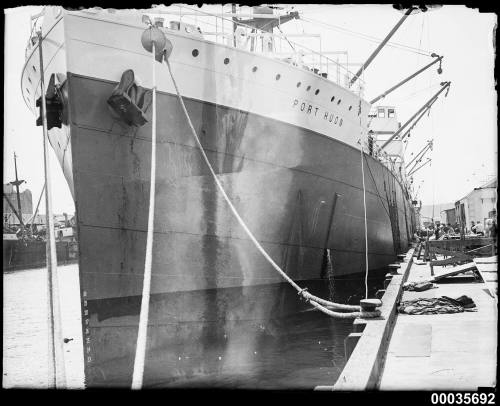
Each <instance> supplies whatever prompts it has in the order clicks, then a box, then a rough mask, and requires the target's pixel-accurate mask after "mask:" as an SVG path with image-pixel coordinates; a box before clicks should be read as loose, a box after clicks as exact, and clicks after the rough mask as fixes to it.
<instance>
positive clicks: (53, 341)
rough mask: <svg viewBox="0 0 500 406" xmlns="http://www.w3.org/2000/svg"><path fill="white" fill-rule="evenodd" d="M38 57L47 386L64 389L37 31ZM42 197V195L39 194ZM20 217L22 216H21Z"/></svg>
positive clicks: (44, 110) (45, 112) (42, 83)
mask: <svg viewBox="0 0 500 406" xmlns="http://www.w3.org/2000/svg"><path fill="white" fill-rule="evenodd" d="M37 35H38V54H39V58H40V65H39V69H40V99H41V117H42V129H43V164H44V175H45V216H46V221H47V241H46V243H47V247H46V258H47V310H48V312H47V323H48V358H47V359H48V382H47V383H48V386H49V388H55V389H62V388H66V368H65V362H64V348H63V340H62V324H61V304H60V296H59V277H58V272H57V252H56V242H55V236H54V216H53V214H52V188H51V181H50V157H49V146H48V145H49V130H48V128H47V105H46V100H45V96H46V95H45V81H44V77H45V73H44V63H43V36H42V31H41V30H40V31H38V33H37ZM40 197H41V194H40ZM20 215H21V213H20Z"/></svg>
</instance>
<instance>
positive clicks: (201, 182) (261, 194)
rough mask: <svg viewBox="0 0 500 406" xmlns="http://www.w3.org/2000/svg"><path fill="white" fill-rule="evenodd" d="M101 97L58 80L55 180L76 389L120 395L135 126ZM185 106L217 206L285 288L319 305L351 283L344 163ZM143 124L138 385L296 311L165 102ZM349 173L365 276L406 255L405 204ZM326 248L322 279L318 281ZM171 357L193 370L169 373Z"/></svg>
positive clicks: (131, 328) (335, 155) (137, 210)
mask: <svg viewBox="0 0 500 406" xmlns="http://www.w3.org/2000/svg"><path fill="white" fill-rule="evenodd" d="M115 85H116V83H110V82H106V81H103V80H98V79H93V78H87V77H81V76H77V75H72V74H69V75H68V93H69V107H70V126H69V128H70V133H71V151H72V162H73V171H72V174H71V177H70V179H68V180H69V181H70V182H71V183H72V186H73V188H72V189H73V190H74V198H75V202H76V211H77V221H78V240H79V249H80V252H79V255H80V256H79V267H80V268H79V269H80V285H81V290H82V314H83V317H82V319H83V337H84V342H85V348H84V352H85V368H86V380H87V381H86V384H87V386H101V385H104V386H109V385H113V386H122V385H124V386H129V385H130V379H131V376H132V367H133V354H135V341H136V338H137V325H138V318H137V314H138V306H139V297H140V295H141V292H142V278H143V269H144V256H145V246H146V232H147V215H148V197H149V171H150V162H151V160H150V152H151V143H150V139H151V135H150V134H151V126H150V123H147V124H146V125H144V126H143V127H141V128H138V129H137V128H131V127H128V126H126V125H124V124H123V123H121V122H119V121H118V120H116V119H115V118H113V116H112V115H111V114H110V111H109V108H108V106H107V103H106V100H107V99H108V97H109V95H110V94H111V92H112V90H113V88H114V86H115ZM186 105H187V109H188V111H189V113H190V115H191V118H192V120H193V123H194V126H195V128H196V131H197V132H198V134H199V135H200V138H201V142H202V144H203V146H204V148H205V150H206V152H207V155H208V157H209V159H210V161H211V163H212V165H213V167H214V169H215V171H216V172H217V174H218V176H219V179H220V180H221V182H222V184H223V185H224V188H225V190H226V192H227V193H228V195H229V196H230V198H231V199H232V201H233V203H234V205H235V206H236V208H237V209H238V211H239V212H240V214H241V216H242V217H243V219H244V220H245V221H246V222H247V224H248V226H249V228H250V229H251V230H252V231H253V232H254V234H255V236H256V238H257V239H258V240H259V241H260V242H261V244H262V246H263V247H264V248H265V249H266V251H267V252H268V253H269V254H270V255H271V257H273V258H274V259H275V260H276V261H277V262H278V264H280V266H282V268H283V269H284V270H285V271H286V272H287V274H288V275H289V276H290V277H291V278H292V279H294V280H295V281H297V282H298V283H299V284H301V285H303V286H304V287H310V288H311V290H312V291H313V293H318V294H322V293H325V286H328V280H329V279H331V278H339V277H346V276H348V275H354V274H359V273H361V272H363V271H364V269H365V263H364V261H365V259H364V258H365V252H364V244H365V239H364V217H363V187H362V178H361V155H360V152H359V151H358V150H356V149H354V148H352V147H350V146H348V145H346V144H343V143H341V142H339V141H336V140H335V139H333V138H329V137H326V136H324V135H321V134H318V133H314V132H312V131H309V130H306V129H304V128H299V127H296V126H292V125H288V124H286V123H283V122H279V121H276V120H271V119H266V118H264V117H261V116H257V115H254V114H249V113H246V112H243V111H239V110H231V109H228V108H226V107H224V106H215V105H212V104H209V103H204V102H201V101H197V100H186ZM150 115H151V111H148V112H147V116H148V119H149V118H150ZM158 121H159V122H158V126H157V128H158V135H157V137H158V142H157V180H156V201H155V205H156V210H155V219H154V223H155V225H154V227H155V234H154V245H153V253H154V254H153V269H152V298H151V308H150V314H149V328H148V333H149V334H148V341H147V342H148V344H147V356H146V358H147V362H146V371H145V385H146V386H147V385H154V384H156V383H158V382H157V381H158V380H160V381H161V382H169V380H172V379H174V378H175V376H176V374H177V373H178V374H179V375H182V376H185V375H186V373H187V374H189V373H190V372H189V370H190V368H191V369H193V370H196V368H198V370H201V371H204V372H202V373H205V372H206V371H208V370H210V369H213V368H215V369H217V368H218V365H219V366H220V363H218V362H217V361H216V360H210V361H203V362H208V364H207V365H206V366H203V367H201V366H200V365H203V362H202V364H200V362H201V361H200V359H201V358H200V357H202V356H203V354H205V355H206V353H207V352H209V350H208V347H209V346H210V343H211V342H212V341H213V340H215V341H217V340H220V339H221V337H224V335H226V337H233V338H234V340H236V341H238V340H240V339H242V338H245V337H246V338H245V339H247V340H250V342H252V341H251V340H254V339H257V338H255V337H258V336H259V334H261V333H262V331H265V330H266V329H267V328H268V327H266V326H267V325H269V324H272V322H273V320H276V319H279V318H280V317H285V316H287V315H290V314H295V313H297V312H299V311H301V310H304V309H305V308H306V307H305V305H304V304H303V303H301V302H300V301H299V300H298V297H297V294H296V292H295V291H293V290H292V289H291V288H290V287H289V286H285V285H283V284H282V279H281V277H280V276H279V275H278V274H277V273H276V272H275V271H274V270H273V269H272V268H271V266H270V265H269V264H268V263H267V262H266V260H265V259H264V258H263V257H262V255H261V254H260V253H259V252H258V251H257V250H256V249H255V247H254V246H253V244H252V243H251V241H250V240H249V239H248V237H247V236H246V235H245V233H244V231H243V230H242V229H241V227H240V226H239V225H238V223H237V221H236V220H235V219H234V217H233V216H232V214H231V213H230V211H229V208H228V207H227V205H226V203H225V202H224V201H223V198H222V196H220V194H219V193H217V190H216V187H215V184H214V182H213V179H212V178H211V177H210V175H209V172H208V169H207V168H206V166H205V163H204V162H203V160H202V158H201V155H200V153H199V150H198V149H197V147H196V145H195V142H194V140H193V138H192V136H191V134H190V132H189V128H188V125H187V122H186V120H185V118H184V116H183V114H182V111H181V109H180V106H179V103H178V100H177V99H176V97H175V96H174V95H170V94H165V93H160V94H159V95H158ZM355 136H356V135H355V134H353V137H355ZM54 141H55V140H53V141H52V144H53V145H54V144H55V142H54ZM365 171H366V175H365V182H366V202H367V221H368V251H369V266H370V269H371V270H374V269H380V268H383V267H384V266H386V265H387V264H389V263H391V262H393V261H394V259H395V255H396V254H398V253H400V252H403V251H404V250H406V248H407V246H408V239H409V236H410V235H412V234H413V231H412V225H411V218H412V216H411V206H410V204H409V202H408V199H407V195H406V192H405V191H403V189H402V187H401V185H400V184H399V182H398V181H397V180H396V179H395V177H394V176H393V175H392V173H391V172H390V171H389V170H388V169H387V168H385V167H384V166H383V165H382V164H381V163H380V162H378V161H377V160H375V159H373V158H372V157H371V156H365ZM67 176H68V175H67ZM334 202H335V204H334ZM328 236H329V237H328ZM327 237H328V238H327ZM326 248H329V249H330V250H331V257H332V260H333V269H334V273H333V275H327V272H326V269H325V267H324V254H325V249H326ZM314 290H316V292H314ZM252 337H253V338H252ZM189 343H192V344H189ZM227 348H230V346H229V347H227ZM179 349H183V351H187V350H188V349H189V352H190V353H191V354H192V358H190V359H194V360H197V361H190V362H192V363H193V364H192V365H191V364H189V365H191V366H189V365H187V366H186V365H184V367H182V368H180V369H179V365H178V363H177V362H176V359H177V360H179V357H181V358H182V355H179V351H180V350H179ZM206 359H211V358H210V357H208V358H206ZM197 365H198V366H197ZM200 368H201V369H200ZM186 371H188V372H186ZM193 373H194V372H193Z"/></svg>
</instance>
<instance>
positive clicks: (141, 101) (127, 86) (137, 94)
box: [108, 69, 152, 127]
mask: <svg viewBox="0 0 500 406" xmlns="http://www.w3.org/2000/svg"><path fill="white" fill-rule="evenodd" d="M151 101H152V92H151V90H146V89H144V88H143V87H141V86H138V85H137V84H136V83H135V76H134V71H133V70H132V69H128V70H126V71H125V72H123V74H122V77H121V79H120V83H118V86H116V87H115V88H114V89H113V92H112V93H111V96H110V97H109V98H108V104H109V106H110V107H111V109H112V111H113V112H114V113H116V114H117V115H118V117H119V118H120V119H121V120H122V121H124V122H125V123H126V124H127V125H130V126H134V127H141V126H143V125H144V124H145V123H147V121H148V120H147V119H146V115H145V112H146V111H147V109H148V108H149V106H150V105H151Z"/></svg>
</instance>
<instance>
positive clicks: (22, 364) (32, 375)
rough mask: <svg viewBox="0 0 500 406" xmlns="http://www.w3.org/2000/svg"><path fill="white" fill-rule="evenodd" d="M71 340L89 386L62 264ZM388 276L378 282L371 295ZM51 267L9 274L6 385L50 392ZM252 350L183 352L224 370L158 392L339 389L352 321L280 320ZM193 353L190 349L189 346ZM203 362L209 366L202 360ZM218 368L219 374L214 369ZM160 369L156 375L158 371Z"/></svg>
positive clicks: (236, 346) (73, 277)
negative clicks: (181, 389) (174, 389)
mask: <svg viewBox="0 0 500 406" xmlns="http://www.w3.org/2000/svg"><path fill="white" fill-rule="evenodd" d="M59 271H60V273H59V277H60V287H61V304H62V306H61V307H62V308H61V313H62V324H63V326H62V328H63V336H64V337H65V338H70V339H72V340H71V341H68V342H67V343H65V344H63V345H64V354H65V366H66V375H67V376H66V379H67V384H68V387H71V388H81V387H83V385H84V384H83V382H84V379H83V352H82V339H81V326H80V323H81V318H80V303H79V284H78V267H77V265H69V266H61V267H59ZM380 275H382V278H380V277H379V278H375V279H370V281H369V288H370V289H369V290H370V292H371V296H372V297H373V293H374V292H375V291H376V290H377V289H380V287H381V284H382V280H383V273H381V274H380ZM333 294H334V299H335V300H336V301H338V302H344V303H345V302H349V303H357V302H358V300H359V299H360V298H362V297H363V296H364V279H363V278H360V279H356V280H348V281H345V280H344V281H335V283H334V289H333ZM46 315H47V304H46V270H45V269H32V270H26V271H17V272H12V273H4V326H3V327H4V344H3V353H4V356H3V361H4V372H3V387H30V388H40V387H46V384H47V323H46ZM262 328H263V332H262V335H260V336H259V337H258V339H257V341H256V342H253V343H252V344H253V345H252V346H248V345H247V344H248V343H247V342H246V340H245V339H244V337H242V339H241V340H239V339H238V340H232V341H231V345H230V346H229V347H228V345H227V344H228V343H227V342H217V341H215V342H213V343H212V344H211V345H210V348H206V350H207V351H206V352H204V354H203V357H204V359H203V360H197V359H189V354H188V353H186V351H184V352H183V351H182V348H181V349H179V351H177V353H178V354H181V355H180V356H179V359H178V368H179V370H183V369H184V367H185V366H186V365H191V366H196V365H197V364H198V363H199V364H200V365H202V364H206V363H207V362H208V363H209V364H211V365H218V364H219V365H220V367H217V368H210V370H211V372H210V373H206V370H205V369H204V368H200V369H199V370H198V371H197V370H196V367H195V368H192V370H193V371H194V372H193V373H192V374H191V375H190V376H182V378H179V379H178V380H172V381H169V382H161V381H160V382H158V381H157V382H156V383H155V384H154V386H158V387H218V388H261V389H284V388H304V389H313V388H314V387H315V386H316V385H333V384H334V383H335V381H336V379H337V377H338V376H339V374H340V373H341V371H342V369H343V367H344V365H345V360H344V338H345V337H346V336H347V335H348V334H349V333H350V332H351V331H352V320H337V319H332V318H329V317H327V316H325V315H323V314H322V313H319V312H317V311H313V310H311V311H304V312H301V313H299V314H296V315H293V316H289V317H286V318H282V319H279V320H275V321H273V323H271V324H269V325H268V326H266V327H262ZM186 344H187V345H185V346H184V347H183V348H184V350H186V349H187V348H189V347H190V345H193V344H196V343H189V344H188V343H186ZM200 361H202V362H200ZM214 371H215V372H214ZM150 372H153V371H150Z"/></svg>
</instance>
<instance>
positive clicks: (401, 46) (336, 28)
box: [300, 16, 431, 57]
mask: <svg viewBox="0 0 500 406" xmlns="http://www.w3.org/2000/svg"><path fill="white" fill-rule="evenodd" d="M300 19H301V20H302V21H305V22H308V23H310V24H319V25H323V26H324V27H326V28H329V29H332V30H334V31H341V32H344V33H346V34H349V35H352V36H355V37H358V38H360V39H364V40H366V41H371V42H375V43H378V44H380V43H381V42H382V40H381V39H380V38H376V37H373V36H371V35H367V34H362V33H360V32H356V31H352V30H349V29H347V28H343V27H340V26H336V25H333V24H328V23H325V22H323V21H319V20H314V19H312V18H305V17H303V16H301V17H300ZM386 46H389V47H393V48H397V49H399V50H401V51H407V52H413V53H416V54H420V55H424V56H428V57H430V56H431V52H429V51H424V50H419V49H418V48H415V47H412V46H409V45H405V44H400V43H398V42H388V43H387V44H386Z"/></svg>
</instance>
